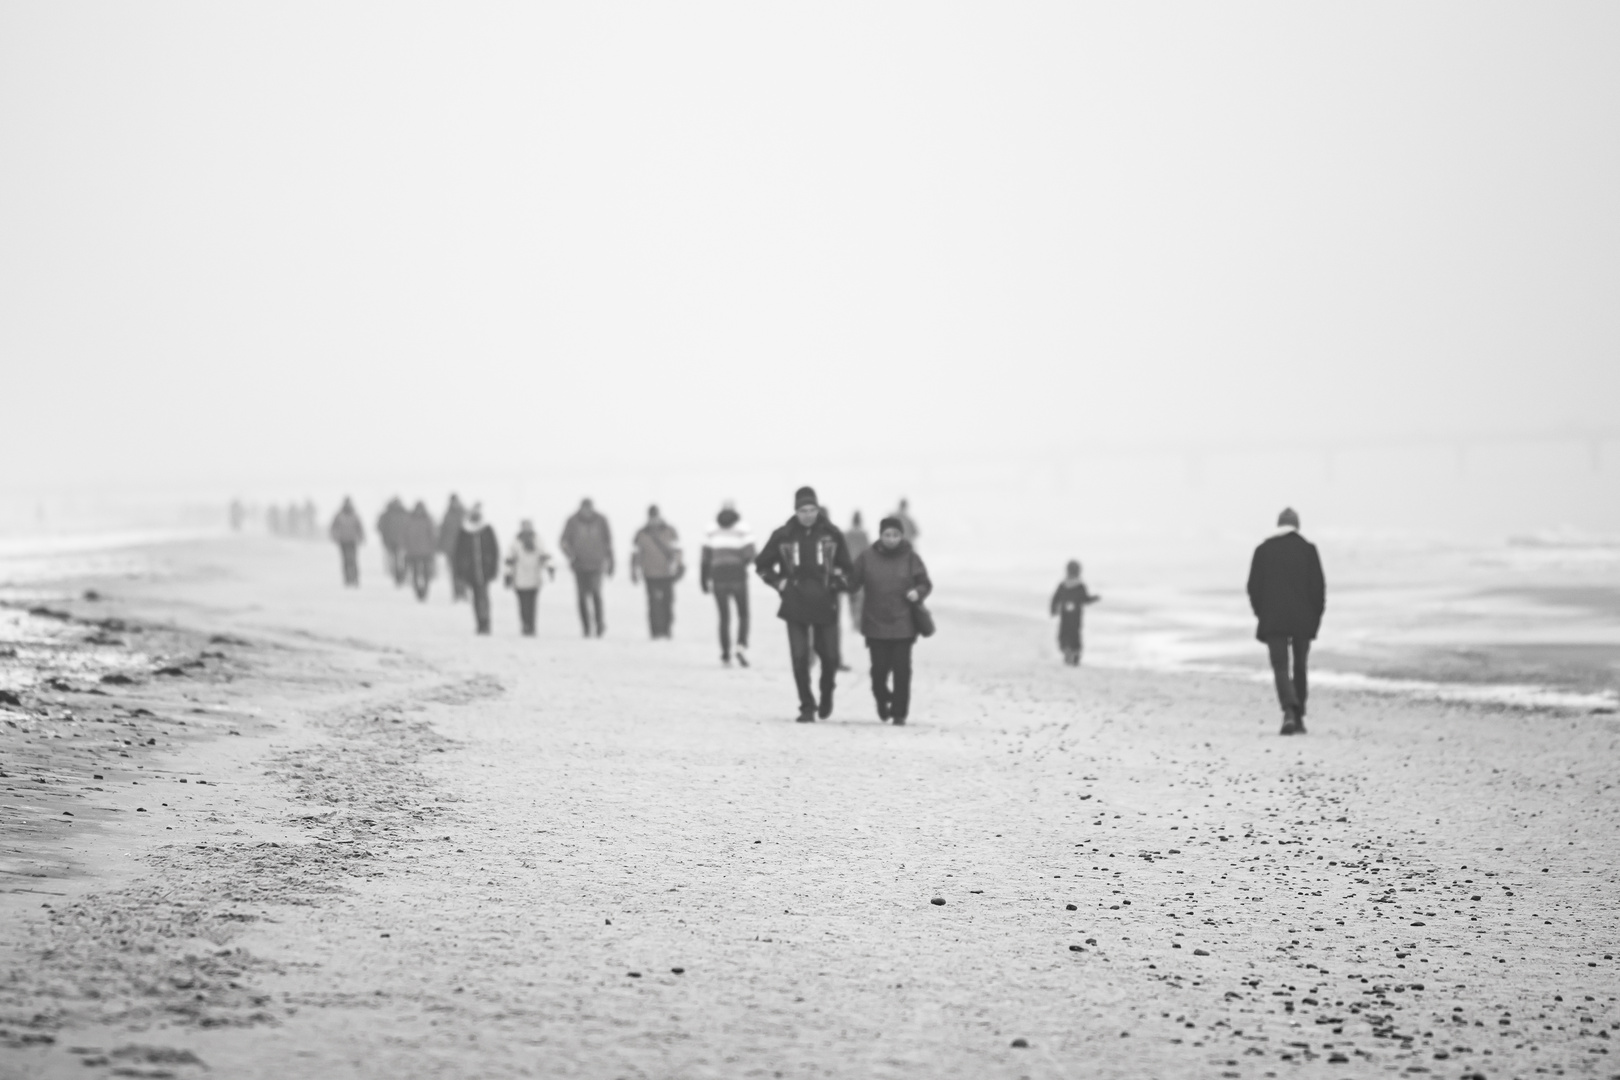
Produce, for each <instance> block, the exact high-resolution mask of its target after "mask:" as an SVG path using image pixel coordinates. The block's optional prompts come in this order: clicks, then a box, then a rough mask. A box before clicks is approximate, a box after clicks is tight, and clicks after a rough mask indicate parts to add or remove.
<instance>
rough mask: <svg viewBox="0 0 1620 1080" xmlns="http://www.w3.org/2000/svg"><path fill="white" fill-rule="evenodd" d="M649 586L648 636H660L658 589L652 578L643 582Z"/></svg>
mask: <svg viewBox="0 0 1620 1080" xmlns="http://www.w3.org/2000/svg"><path fill="white" fill-rule="evenodd" d="M643 584H645V585H646V586H647V636H648V637H654V638H655V637H657V636H658V589H657V587H656V586H655V585H654V584H653V579H652V578H647V579H645V581H644V582H643Z"/></svg>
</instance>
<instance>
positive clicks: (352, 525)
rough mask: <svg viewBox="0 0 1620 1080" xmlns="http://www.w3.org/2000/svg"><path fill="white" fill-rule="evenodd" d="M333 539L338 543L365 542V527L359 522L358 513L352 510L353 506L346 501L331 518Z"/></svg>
mask: <svg viewBox="0 0 1620 1080" xmlns="http://www.w3.org/2000/svg"><path fill="white" fill-rule="evenodd" d="M330 533H331V536H332V539H333V540H336V541H337V542H338V543H340V544H363V543H365V542H366V527H365V526H364V525H362V524H360V515H359V514H357V513H355V512H354V507H352V506H350V505H349V504H348V503H344V504H343V509H341V510H339V511H338V512H337V516H335V517H334V518H332V528H331V530H330Z"/></svg>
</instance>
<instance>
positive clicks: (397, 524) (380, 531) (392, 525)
mask: <svg viewBox="0 0 1620 1080" xmlns="http://www.w3.org/2000/svg"><path fill="white" fill-rule="evenodd" d="M410 516H411V512H410V511H409V510H407V509H405V504H404V503H402V502H400V501H399V500H398V499H390V500H388V506H387V507H386V508H385V509H384V510H383V512H382V513H381V514H380V515H379V516H378V518H377V539H379V540H381V541H382V545H383V547H385V548H387V549H388V550H389V551H394V550H395V549H397V548H399V547H401V546H403V545H404V542H405V521H406V519H407V518H409V517H410Z"/></svg>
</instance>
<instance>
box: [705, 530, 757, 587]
mask: <svg viewBox="0 0 1620 1080" xmlns="http://www.w3.org/2000/svg"><path fill="white" fill-rule="evenodd" d="M721 520H729V519H726V518H722V519H721ZM758 555H759V552H758V550H757V549H756V548H755V547H754V537H753V534H752V533H750V532H749V531H748V526H747V525H745V524H743V522H742V521H740V520H735V521H732V522H731V524H730V525H721V526H719V527H717V528H714V529H710V530H709V535H708V536H706V537H704V538H703V561H702V562H701V563H700V564H699V565H698V582H699V584H701V585H702V586H703V591H704V592H708V591H709V590H710V589H711V588H713V589H720V590H727V589H732V590H735V589H746V588H748V564H749V563H751V562H753V561H754V559H755V558H756V557H758Z"/></svg>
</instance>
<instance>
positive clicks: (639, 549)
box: [630, 506, 686, 638]
mask: <svg viewBox="0 0 1620 1080" xmlns="http://www.w3.org/2000/svg"><path fill="white" fill-rule="evenodd" d="M685 573H686V565H685V563H684V562H683V561H682V558H681V541H680V537H679V536H678V535H677V534H676V532H675V526H673V525H671V524H670V523H669V522H667V521H665V520H664V519H663V517H662V515H660V514H659V513H658V507H656V506H649V507H647V524H645V525H643V526H642V527H641V528H640V529H639V530H638V531H637V532H636V535H635V538H634V539H633V540H631V542H630V584H632V585H635V584H638V583H639V582H640V581H641V580H642V579H643V578H645V579H646V581H647V627H648V630H649V631H650V632H651V633H652V636H653V637H655V638H667V637H669V636H671V634H672V633H673V631H674V628H675V583H676V582H677V581H679V580H680V579H681V577H682V575H684V574H685Z"/></svg>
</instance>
